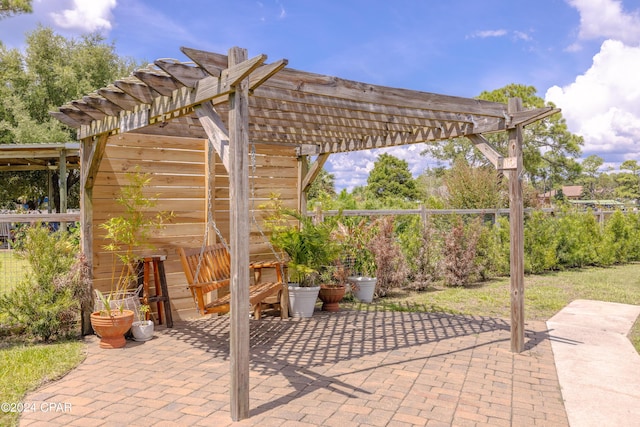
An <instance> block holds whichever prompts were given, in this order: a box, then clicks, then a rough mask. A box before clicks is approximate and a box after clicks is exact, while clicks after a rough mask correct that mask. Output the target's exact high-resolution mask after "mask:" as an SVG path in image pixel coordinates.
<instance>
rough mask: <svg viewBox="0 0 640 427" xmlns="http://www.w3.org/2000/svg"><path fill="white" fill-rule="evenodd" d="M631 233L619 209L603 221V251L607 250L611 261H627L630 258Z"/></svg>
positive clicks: (627, 222) (617, 262)
mask: <svg viewBox="0 0 640 427" xmlns="http://www.w3.org/2000/svg"><path fill="white" fill-rule="evenodd" d="M633 235H634V233H633V229H632V227H631V226H630V224H629V221H628V220H627V218H626V216H625V215H624V214H623V213H622V212H620V211H615V212H614V213H613V215H611V217H610V218H609V219H608V220H607V222H606V223H605V227H604V238H603V242H604V245H605V248H606V249H605V251H608V252H609V256H610V258H611V259H612V260H613V263H616V264H619V263H623V262H627V261H629V260H630V259H631V258H632V244H631V237H632V236H633Z"/></svg>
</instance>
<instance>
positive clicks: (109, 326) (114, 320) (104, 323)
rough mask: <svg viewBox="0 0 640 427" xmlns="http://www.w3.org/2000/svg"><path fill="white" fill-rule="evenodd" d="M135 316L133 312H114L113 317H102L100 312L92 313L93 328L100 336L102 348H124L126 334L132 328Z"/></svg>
mask: <svg viewBox="0 0 640 427" xmlns="http://www.w3.org/2000/svg"><path fill="white" fill-rule="evenodd" d="M133 315H134V313H133V311H131V310H123V311H122V313H120V311H119V310H114V311H112V312H111V316H101V315H100V312H99V311H95V312H93V313H91V326H92V327H93V330H94V331H96V333H97V334H98V335H99V336H100V348H121V347H124V346H125V344H126V343H127V341H126V340H125V339H124V334H126V333H127V331H128V330H129V329H130V328H131V324H132V323H133Z"/></svg>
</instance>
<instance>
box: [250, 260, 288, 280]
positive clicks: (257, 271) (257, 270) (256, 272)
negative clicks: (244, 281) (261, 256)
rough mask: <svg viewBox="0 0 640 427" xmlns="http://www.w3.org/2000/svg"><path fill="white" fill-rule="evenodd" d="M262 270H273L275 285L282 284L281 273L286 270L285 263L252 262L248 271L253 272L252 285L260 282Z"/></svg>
mask: <svg viewBox="0 0 640 427" xmlns="http://www.w3.org/2000/svg"><path fill="white" fill-rule="evenodd" d="M263 268H275V269H276V277H277V283H284V281H283V273H284V269H285V268H286V263H284V262H280V261H253V262H251V263H249V269H250V270H251V271H253V276H254V279H255V282H254V283H260V282H261V280H262V269H263Z"/></svg>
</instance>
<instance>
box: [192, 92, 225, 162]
mask: <svg viewBox="0 0 640 427" xmlns="http://www.w3.org/2000/svg"><path fill="white" fill-rule="evenodd" d="M195 111H196V115H197V116H198V119H199V120H200V124H201V125H202V127H203V128H204V130H205V132H206V133H207V135H208V136H209V144H211V145H213V147H214V149H215V150H216V153H218V156H219V157H220V159H221V161H222V164H223V165H224V168H225V169H226V170H227V171H228V170H229V168H230V164H229V162H230V160H229V131H228V130H227V127H226V126H225V124H224V122H223V121H222V119H221V118H220V116H219V115H218V113H217V112H216V110H215V109H214V108H213V105H212V104H211V103H210V102H205V103H203V104H201V105H200V106H198V107H197V108H196V110H195Z"/></svg>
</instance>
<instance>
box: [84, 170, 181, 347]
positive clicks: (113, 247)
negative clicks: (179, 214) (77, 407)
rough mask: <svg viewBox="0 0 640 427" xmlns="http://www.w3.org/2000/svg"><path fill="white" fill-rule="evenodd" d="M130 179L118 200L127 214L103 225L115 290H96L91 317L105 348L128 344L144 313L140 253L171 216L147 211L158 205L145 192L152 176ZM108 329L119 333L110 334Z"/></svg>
mask: <svg viewBox="0 0 640 427" xmlns="http://www.w3.org/2000/svg"><path fill="white" fill-rule="evenodd" d="M127 180H128V184H126V185H125V186H123V187H122V188H121V190H120V195H119V196H118V198H117V199H116V201H117V203H118V204H119V205H121V206H122V207H123V208H124V213H123V214H122V215H119V216H114V217H111V218H109V219H108V220H107V221H106V222H104V223H102V224H100V226H99V227H100V228H102V229H103V230H105V231H106V235H105V239H106V240H109V241H110V243H109V244H107V245H104V246H103V249H105V250H107V251H109V252H111V253H112V255H113V263H112V275H111V289H110V290H109V292H101V291H99V290H97V289H96V291H95V292H96V301H95V305H96V307H95V308H96V310H95V311H94V312H93V313H92V314H91V325H92V326H93V328H94V330H95V331H96V333H98V335H99V336H100V337H101V341H100V347H102V348H118V347H123V346H124V345H125V344H126V341H125V339H124V334H125V333H126V332H127V331H128V330H129V329H130V328H131V324H132V323H133V319H134V315H135V313H136V312H139V310H140V299H139V292H140V287H139V286H138V265H139V261H140V259H141V258H142V257H141V255H140V254H139V252H138V251H139V250H140V249H144V248H149V247H150V245H149V242H148V241H149V236H150V235H151V233H152V232H153V231H155V230H159V229H162V228H164V223H165V221H166V220H167V219H169V218H170V217H171V215H170V214H166V213H164V212H159V213H155V214H154V215H149V214H148V212H147V211H148V210H149V209H150V208H152V207H154V206H155V204H156V199H155V198H151V197H148V196H146V195H145V194H144V191H143V190H144V188H145V186H147V185H148V184H149V182H150V181H151V175H150V174H148V173H141V172H140V171H139V170H138V169H137V168H136V170H135V171H134V172H131V173H128V174H127ZM118 267H119V270H118ZM136 286H138V287H137V288H136ZM107 327H111V328H113V329H115V330H114V331H113V332H112V331H106V330H105V328H107Z"/></svg>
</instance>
